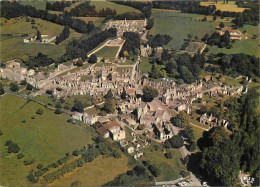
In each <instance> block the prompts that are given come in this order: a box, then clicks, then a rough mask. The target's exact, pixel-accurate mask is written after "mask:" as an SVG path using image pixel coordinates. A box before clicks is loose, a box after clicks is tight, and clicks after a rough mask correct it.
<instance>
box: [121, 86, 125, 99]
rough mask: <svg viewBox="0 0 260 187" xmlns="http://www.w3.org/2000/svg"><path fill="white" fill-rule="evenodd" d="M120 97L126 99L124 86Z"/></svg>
mask: <svg viewBox="0 0 260 187" xmlns="http://www.w3.org/2000/svg"><path fill="white" fill-rule="evenodd" d="M121 99H124V100H125V99H126V91H125V88H123V92H122V93H121Z"/></svg>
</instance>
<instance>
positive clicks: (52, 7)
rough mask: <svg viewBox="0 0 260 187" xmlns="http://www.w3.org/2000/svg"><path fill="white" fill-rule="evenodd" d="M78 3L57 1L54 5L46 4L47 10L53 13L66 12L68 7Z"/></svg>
mask: <svg viewBox="0 0 260 187" xmlns="http://www.w3.org/2000/svg"><path fill="white" fill-rule="evenodd" d="M76 2H77V1H55V2H53V3H50V2H48V1H47V2H46V8H45V9H46V10H53V11H61V12H62V11H64V9H65V8H66V7H70V6H71V5H72V4H74V3H76Z"/></svg>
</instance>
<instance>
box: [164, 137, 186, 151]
mask: <svg viewBox="0 0 260 187" xmlns="http://www.w3.org/2000/svg"><path fill="white" fill-rule="evenodd" d="M168 141H169V143H170V144H171V146H172V148H175V149H178V148H181V147H182V146H183V145H184V140H183V138H182V137H181V136H179V135H175V136H173V137H172V138H170V139H168Z"/></svg>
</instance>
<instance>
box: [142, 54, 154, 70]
mask: <svg viewBox="0 0 260 187" xmlns="http://www.w3.org/2000/svg"><path fill="white" fill-rule="evenodd" d="M141 60H142V61H141V63H140V64H139V69H140V70H141V71H142V72H144V73H147V72H151V70H152V66H153V65H152V64H151V63H150V62H149V59H148V57H142V58H141Z"/></svg>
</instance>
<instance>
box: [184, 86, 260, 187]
mask: <svg viewBox="0 0 260 187" xmlns="http://www.w3.org/2000/svg"><path fill="white" fill-rule="evenodd" d="M257 90H259V87H256V88H252V89H249V91H248V93H247V94H246V95H243V96H241V97H240V98H236V97H231V98H230V99H229V100H227V101H226V102H225V106H227V107H228V110H227V111H226V112H224V118H225V119H227V120H228V121H229V122H230V123H231V127H232V129H231V130H232V131H233V134H231V135H229V134H228V133H227V132H226V130H225V129H224V128H222V127H214V128H212V129H211V130H209V131H205V132H204V133H203V137H202V138H200V139H199V140H198V146H199V148H200V150H201V151H202V152H201V153H196V154H192V155H191V157H190V159H189V164H188V168H189V169H190V170H192V171H193V172H194V173H196V174H197V175H199V176H202V177H204V178H205V179H208V181H210V184H212V185H214V184H215V185H216V184H217V185H224V186H234V185H235V184H236V183H237V182H238V178H237V176H238V173H239V170H242V171H244V172H249V173H250V175H251V176H252V177H254V178H255V182H257V181H258V182H259V163H260V159H259V156H258V153H259V133H260V118H259V115H258V111H257V107H258V105H259V92H258V91H257ZM222 112H223V111H222ZM198 163H200V164H199V167H198ZM256 184H257V183H256Z"/></svg>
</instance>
